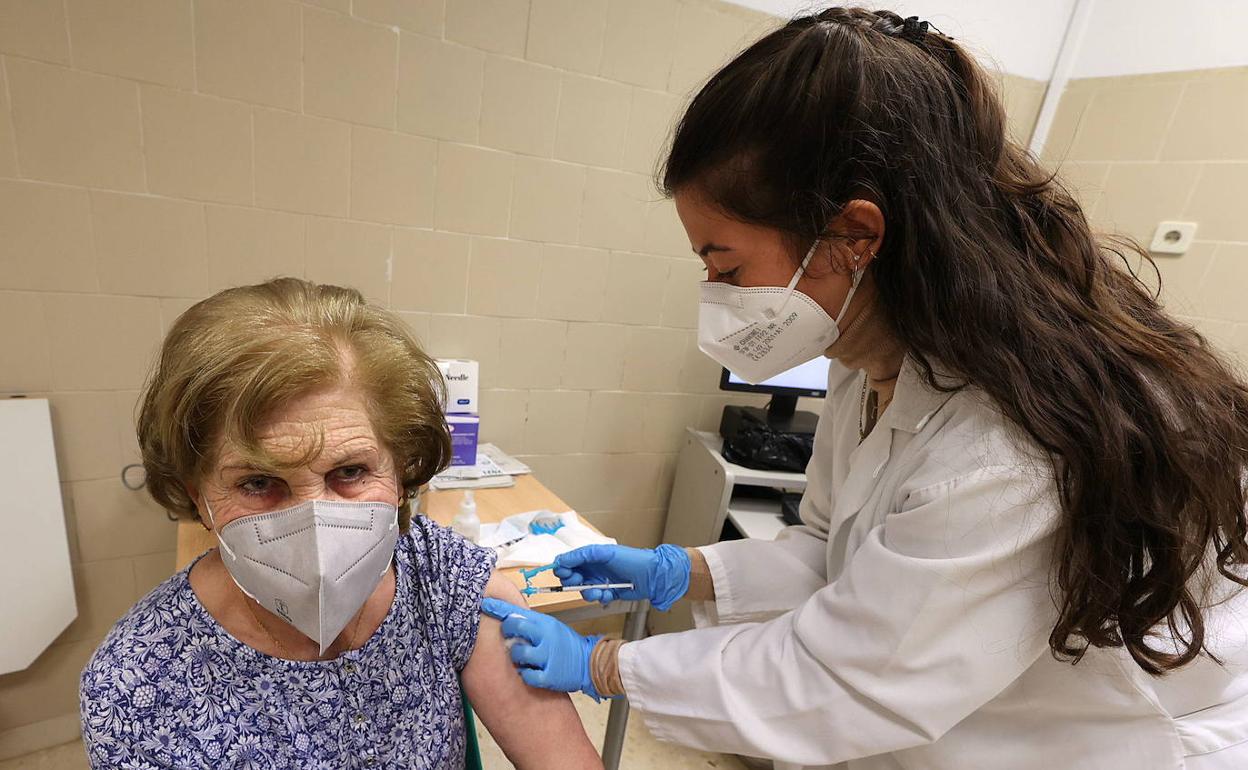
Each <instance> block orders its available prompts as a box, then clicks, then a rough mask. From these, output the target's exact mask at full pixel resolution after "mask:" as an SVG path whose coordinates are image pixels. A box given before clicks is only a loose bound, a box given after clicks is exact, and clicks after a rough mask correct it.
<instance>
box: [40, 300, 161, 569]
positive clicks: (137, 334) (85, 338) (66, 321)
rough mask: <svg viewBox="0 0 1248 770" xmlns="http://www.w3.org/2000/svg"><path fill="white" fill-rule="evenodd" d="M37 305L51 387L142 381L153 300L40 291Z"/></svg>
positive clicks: (156, 314) (150, 344) (152, 340)
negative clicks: (43, 322)
mask: <svg viewBox="0 0 1248 770" xmlns="http://www.w3.org/2000/svg"><path fill="white" fill-rule="evenodd" d="M43 303H44V304H43V312H44V317H45V318H47V320H48V335H49V338H50V342H51V346H50V349H51V352H52V385H53V387H54V388H55V389H56V390H122V389H133V388H138V387H140V386H141V385H142V384H143V378H144V376H145V375H146V374H147V370H148V367H149V365H150V363H151V360H152V356H153V355H154V354H155V353H156V350H157V347H158V346H159V344H160V306H159V305H158V304H157V302H156V300H154V299H139V298H136V297H107V296H84V295H72V294H46V295H44V297H43ZM113 483H116V482H115V481H114V482H113ZM101 558H103V557H101ZM88 560H89V559H88Z"/></svg>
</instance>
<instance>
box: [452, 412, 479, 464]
mask: <svg viewBox="0 0 1248 770" xmlns="http://www.w3.org/2000/svg"><path fill="white" fill-rule="evenodd" d="M446 427H448V428H450V430H451V465H476V464H477V440H478V437H479V436H480V432H481V418H480V417H477V416H476V415H475V414H448V415H447V416H446Z"/></svg>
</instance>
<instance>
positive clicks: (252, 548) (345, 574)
mask: <svg viewBox="0 0 1248 770" xmlns="http://www.w3.org/2000/svg"><path fill="white" fill-rule="evenodd" d="M208 516H209V519H210V520H211V517H212V510H211V509H209V510H208ZM214 526H215V524H214ZM217 537H218V539H219V540H220V541H221V561H222V562H224V564H225V568H226V569H227V570H228V571H229V573H230V577H232V578H233V579H234V582H235V583H237V584H238V587H239V588H241V589H242V590H243V593H245V594H247V595H248V596H250V597H251V598H253V599H255V600H256V601H257V602H259V603H260V604H261V605H262V606H264V608H265V609H268V610H270V611H271V612H274V613H276V614H277V615H279V616H281V617H282V618H284V619H285V620H286V622H288V623H290V624H291V625H292V626H294V627H295V628H297V629H299V631H300V632H301V633H303V635H304V636H306V637H308V638H309V639H312V640H313V641H315V642H316V643H317V644H318V645H319V646H320V651H321V654H322V655H323V654H325V650H327V649H328V648H329V646H330V645H331V644H333V642H334V639H336V638H337V637H338V634H340V633H342V629H344V628H346V625H347V623H348V622H349V621H350V620H351V618H352V617H354V616H355V614H356V613H357V612H359V610H360V608H361V607H363V606H364V602H365V601H367V599H368V597H369V596H371V595H372V593H373V590H374V589H375V588H377V584H378V583H380V582H381V578H382V576H383V575H384V574H386V571H387V570H389V569H390V561H391V559H393V558H394V546H395V543H397V542H398V539H399V527H398V508H396V507H395V506H393V505H390V504H388V503H369V502H352V501H329V500H308V501H307V502H303V503H300V504H298V505H296V506H293V507H291V508H286V509H283V510H280V511H273V512H272V513H260V514H256V515H254V516H244V517H242V518H239V519H235V520H234V521H231V522H230V523H229V524H226V525H225V526H224V527H221V529H220V530H218V531H217Z"/></svg>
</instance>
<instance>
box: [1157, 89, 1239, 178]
mask: <svg viewBox="0 0 1248 770" xmlns="http://www.w3.org/2000/svg"><path fill="white" fill-rule="evenodd" d="M1214 116H1216V117H1214ZM1245 136H1248V71H1246V70H1237V71H1235V72H1234V73H1233V74H1229V75H1227V76H1225V77H1218V78H1211V79H1209V80H1198V81H1194V82H1191V83H1188V84H1187V85H1186V86H1185V87H1184V89H1183V96H1182V97H1181V98H1180V99H1179V108H1178V111H1177V112H1176V113H1175V115H1174V123H1172V124H1171V125H1170V131H1169V133H1168V135H1167V136H1166V144H1165V147H1164V148H1162V153H1161V157H1162V159H1163V160H1248V142H1245V141H1244V137H1245Z"/></svg>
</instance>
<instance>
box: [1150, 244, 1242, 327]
mask: <svg viewBox="0 0 1248 770" xmlns="http://www.w3.org/2000/svg"><path fill="white" fill-rule="evenodd" d="M1216 246H1217V245H1216V244H1213V243H1208V242H1204V241H1197V242H1196V243H1193V244H1192V247H1191V248H1190V249H1188V252H1187V253H1186V254H1182V255H1178V256H1175V255H1170V254H1156V255H1154V256H1153V264H1154V265H1155V266H1156V271H1154V270H1153V268H1152V267H1149V266H1147V265H1144V266H1141V268H1140V269H1139V270H1138V273H1137V274H1138V275H1139V276H1140V278H1141V279H1143V281H1144V282H1145V283H1146V284H1147V285H1148V287H1149V288H1150V289H1151V290H1152V291H1156V290H1157V286H1158V280H1159V279H1160V282H1161V297H1162V301H1163V302H1164V303H1165V306H1166V309H1167V310H1169V311H1170V312H1172V313H1181V314H1184V315H1193V316H1203V315H1207V312H1206V310H1205V302H1204V297H1203V296H1202V294H1201V291H1200V287H1201V283H1202V281H1203V280H1204V277H1205V274H1206V273H1208V272H1209V266H1210V265H1211V264H1212V263H1213V252H1214V250H1215V248H1216ZM1245 275H1246V276H1248V271H1245Z"/></svg>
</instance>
